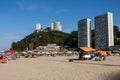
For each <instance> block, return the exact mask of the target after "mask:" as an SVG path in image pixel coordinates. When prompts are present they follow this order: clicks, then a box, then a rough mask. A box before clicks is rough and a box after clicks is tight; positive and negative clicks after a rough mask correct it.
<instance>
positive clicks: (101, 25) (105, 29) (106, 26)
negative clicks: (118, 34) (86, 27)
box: [95, 12, 114, 49]
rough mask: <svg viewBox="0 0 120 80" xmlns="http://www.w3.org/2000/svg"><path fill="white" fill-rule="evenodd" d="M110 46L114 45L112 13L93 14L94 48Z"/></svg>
mask: <svg viewBox="0 0 120 80" xmlns="http://www.w3.org/2000/svg"><path fill="white" fill-rule="evenodd" d="M110 46H114V35H113V14H112V13H111V12H107V13H105V14H101V15H97V16H95V48H96V49H106V48H108V47H110Z"/></svg>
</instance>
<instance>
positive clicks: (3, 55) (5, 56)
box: [0, 52, 20, 64]
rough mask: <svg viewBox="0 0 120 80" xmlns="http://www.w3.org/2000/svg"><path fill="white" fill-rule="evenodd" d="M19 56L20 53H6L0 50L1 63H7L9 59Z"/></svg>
mask: <svg viewBox="0 0 120 80" xmlns="http://www.w3.org/2000/svg"><path fill="white" fill-rule="evenodd" d="M19 57H20V55H19V54H16V53H14V54H11V53H10V54H8V53H5V52H0V64H1V63H7V62H8V61H10V60H16V59H17V58H19Z"/></svg>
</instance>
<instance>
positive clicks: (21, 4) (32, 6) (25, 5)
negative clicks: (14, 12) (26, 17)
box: [17, 1, 38, 11]
mask: <svg viewBox="0 0 120 80" xmlns="http://www.w3.org/2000/svg"><path fill="white" fill-rule="evenodd" d="M17 5H18V7H19V8H21V9H24V10H29V11H30V10H34V9H37V7H38V6H37V4H34V3H26V2H23V1H19V2H17Z"/></svg>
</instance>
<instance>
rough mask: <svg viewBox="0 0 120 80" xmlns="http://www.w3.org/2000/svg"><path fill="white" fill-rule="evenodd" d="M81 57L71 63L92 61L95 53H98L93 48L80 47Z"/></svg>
mask: <svg viewBox="0 0 120 80" xmlns="http://www.w3.org/2000/svg"><path fill="white" fill-rule="evenodd" d="M78 50H79V57H78V59H70V60H69V61H70V62H71V61H73V60H84V59H90V58H91V54H93V55H94V51H96V50H95V49H93V48H91V47H80V48H79V49H78Z"/></svg>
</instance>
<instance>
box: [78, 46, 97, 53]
mask: <svg viewBox="0 0 120 80" xmlns="http://www.w3.org/2000/svg"><path fill="white" fill-rule="evenodd" d="M80 50H82V51H85V52H90V51H95V49H93V48H91V47H80Z"/></svg>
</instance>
